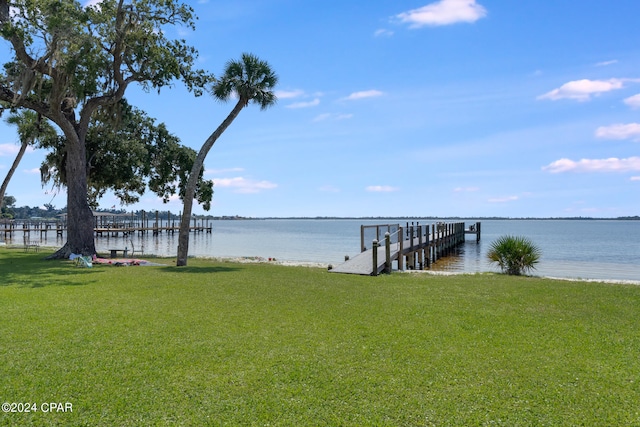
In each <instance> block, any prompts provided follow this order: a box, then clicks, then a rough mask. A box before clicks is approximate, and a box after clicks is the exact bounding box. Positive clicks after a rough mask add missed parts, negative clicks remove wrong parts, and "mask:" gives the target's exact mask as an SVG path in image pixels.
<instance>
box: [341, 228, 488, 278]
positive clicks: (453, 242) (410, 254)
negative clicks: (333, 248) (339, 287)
mask: <svg viewBox="0 0 640 427" xmlns="http://www.w3.org/2000/svg"><path fill="white" fill-rule="evenodd" d="M372 228H375V236H376V237H375V238H374V239H373V240H372V243H371V247H369V248H367V247H366V245H365V237H364V236H365V231H366V230H367V229H372ZM480 230H481V229H480V223H479V222H477V223H475V224H474V225H472V226H471V227H469V229H465V224H464V223H463V222H458V223H448V224H447V223H442V222H439V223H436V224H432V225H431V226H429V225H426V226H423V225H415V226H414V225H413V224H412V225H410V226H409V225H408V224H407V226H406V227H402V226H400V225H399V224H380V225H368V226H365V225H363V226H361V227H360V246H361V247H360V253H359V254H357V255H356V256H354V257H353V258H349V259H347V260H345V262H344V263H343V264H341V265H339V266H337V267H335V268H333V269H332V270H330V271H331V272H333V273H346V274H360V275H367V276H377V275H378V274H380V273H382V272H387V273H390V272H391V270H392V267H393V262H396V263H397V269H398V270H404V269H405V268H408V269H412V270H415V269H420V270H422V269H425V268H430V267H431V265H432V263H434V262H436V261H437V260H438V259H439V258H441V257H443V256H447V255H449V254H451V252H452V251H453V250H454V249H455V247H456V246H458V245H460V244H462V243H464V242H465V236H466V235H467V234H475V236H476V242H479V241H480ZM381 232H384V235H383V236H381V235H380V234H381ZM381 237H382V238H381Z"/></svg>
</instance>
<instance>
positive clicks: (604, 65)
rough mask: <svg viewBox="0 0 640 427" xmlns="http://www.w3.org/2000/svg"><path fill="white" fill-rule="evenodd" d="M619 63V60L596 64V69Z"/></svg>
mask: <svg viewBox="0 0 640 427" xmlns="http://www.w3.org/2000/svg"><path fill="white" fill-rule="evenodd" d="M617 63H618V60H617V59H612V60H611V61H602V62H598V63H597V64H596V67H606V66H607V65H613V64H617Z"/></svg>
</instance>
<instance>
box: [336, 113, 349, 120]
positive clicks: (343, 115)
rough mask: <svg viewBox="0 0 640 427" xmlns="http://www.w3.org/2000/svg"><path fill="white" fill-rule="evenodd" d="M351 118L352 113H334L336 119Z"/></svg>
mask: <svg viewBox="0 0 640 427" xmlns="http://www.w3.org/2000/svg"><path fill="white" fill-rule="evenodd" d="M351 118H353V114H338V115H336V120H348V119H351Z"/></svg>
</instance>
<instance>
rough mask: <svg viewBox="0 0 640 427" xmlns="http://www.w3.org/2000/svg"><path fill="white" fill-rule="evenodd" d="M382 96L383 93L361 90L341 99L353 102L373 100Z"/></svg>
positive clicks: (373, 90)
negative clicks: (365, 99) (366, 99)
mask: <svg viewBox="0 0 640 427" xmlns="http://www.w3.org/2000/svg"><path fill="white" fill-rule="evenodd" d="M382 95H383V93H382V92H380V91H379V90H375V89H372V90H363V91H360V92H353V93H352V94H351V95H349V96H347V97H346V98H343V99H345V100H348V101H354V100H357V99H364V98H374V97H376V96H382Z"/></svg>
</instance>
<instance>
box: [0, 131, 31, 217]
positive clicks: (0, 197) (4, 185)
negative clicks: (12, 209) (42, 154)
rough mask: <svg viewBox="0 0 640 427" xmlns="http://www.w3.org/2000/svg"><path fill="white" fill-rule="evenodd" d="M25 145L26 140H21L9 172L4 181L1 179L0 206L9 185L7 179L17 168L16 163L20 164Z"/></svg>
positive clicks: (9, 179) (25, 148) (8, 179)
mask: <svg viewBox="0 0 640 427" xmlns="http://www.w3.org/2000/svg"><path fill="white" fill-rule="evenodd" d="M27 145H28V144H27V143H26V142H23V143H22V144H21V145H20V151H18V155H17V156H16V158H15V160H14V161H13V164H12V165H11V169H9V172H7V176H6V177H5V179H4V181H2V187H0V208H1V207H2V202H4V195H5V192H6V191H7V187H8V186H9V181H11V177H12V176H13V174H14V172H15V171H16V169H17V168H18V165H19V164H20V161H21V160H22V156H24V153H25V151H27Z"/></svg>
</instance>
